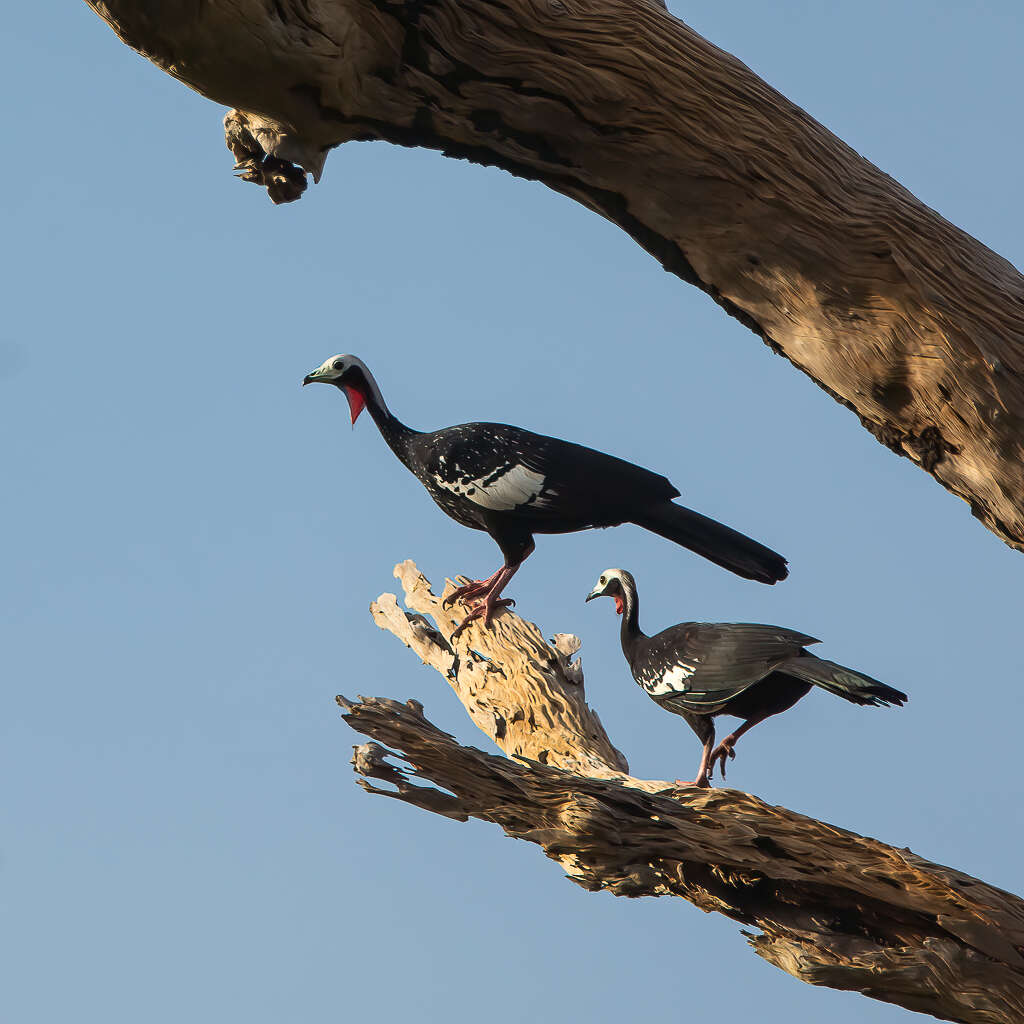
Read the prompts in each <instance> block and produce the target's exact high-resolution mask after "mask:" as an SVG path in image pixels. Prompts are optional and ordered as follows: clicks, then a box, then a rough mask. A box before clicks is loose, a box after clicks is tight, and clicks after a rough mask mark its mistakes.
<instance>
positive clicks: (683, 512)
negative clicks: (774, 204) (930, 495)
mask: <svg viewBox="0 0 1024 1024" xmlns="http://www.w3.org/2000/svg"><path fill="white" fill-rule="evenodd" d="M318 381H322V382H324V383H328V384H334V385H335V386H337V387H339V388H341V389H342V390H343V391H344V392H345V394H346V396H347V397H348V400H349V406H350V409H351V412H352V422H353V423H354V422H355V420H356V418H357V417H358V416H359V414H360V412H361V411H362V409H363V408H364V407H365V408H367V409H369V411H370V415H371V416H372V417H373V419H374V422H375V423H376V424H377V426H378V428H379V429H380V432H381V434H382V435H383V437H384V439H385V441H387V443H388V445H389V446H390V447H391V449H392V451H393V452H394V453H395V455H397V456H398V458H399V459H401V461H402V462H403V463H404V464H405V465H406V467H407V468H408V469H409V470H411V471H412V472H413V473H414V474H415V475H416V477H417V478H418V479H419V480H420V482H421V483H422V484H423V486H424V487H426V489H427V491H428V492H429V494H430V496H431V497H432V498H433V499H434V501H435V502H436V503H437V504H438V505H439V506H440V508H441V509H442V510H443V511H444V512H446V513H447V514H448V515H449V516H451V518H452V519H454V520H455V521H456V522H458V523H461V524H462V525H463V526H468V527H470V528H472V529H476V530H485V531H486V532H487V533H489V534H490V535H491V536H492V537H493V538H494V540H495V541H496V542H497V544H498V546H499V547H500V548H501V551H502V554H503V555H504V556H505V564H504V565H503V566H502V568H501V569H499V570H498V572H496V573H495V574H494V576H492V577H491V578H490V579H489V580H485V581H481V582H479V583H475V584H470V585H468V586H467V587H462V588H460V589H459V591H457V592H456V595H457V596H458V597H460V598H462V599H476V600H477V602H478V605H477V607H476V608H475V609H474V613H473V615H471V616H470V618H472V617H475V616H477V615H480V616H482V617H483V618H484V619H485V621H486V620H487V618H488V617H489V615H490V611H491V609H492V608H493V607H496V606H497V598H498V596H499V595H500V593H501V589H502V587H504V586H505V584H507V583H508V581H509V579H511V577H512V575H513V574H514V573H515V571H516V569H518V567H519V566H520V565H521V564H522V562H523V561H524V560H525V559H526V557H527V556H528V555H529V554H530V552H531V551H532V550H533V535H534V534H536V533H570V532H573V531H576V530H585V529H589V528H591V527H603V526H618V525H619V524H621V523H636V524H638V525H639V526H643V527H644V528H645V529H648V530H651V531H653V532H654V533H657V534H659V535H660V536H662V537H666V538H667V539H669V540H671V541H674V542H675V543H676V544H680V545H682V546H683V547H687V548H690V549H691V550H693V551H695V552H697V553H698V554H700V555H703V556H704V557H705V558H708V559H710V560H711V561H713V562H715V563H716V564H717V565H720V566H723V567H724V568H726V569H729V570H730V571H731V572H734V573H736V574H738V575H740V576H744V577H746V578H747V579H753V580H758V581H759V582H762V583H776V582H777V581H779V580H782V579H785V577H786V575H787V569H786V560H785V559H784V558H783V557H782V556H781V555H779V554H777V553H776V552H774V551H772V550H771V549H769V548H766V547H765V546H764V545H762V544H759V543H757V541H754V540H751V539H750V538H749V537H745V536H744V535H743V534H741V533H737V532H736V531H735V530H732V529H730V528H729V527H727V526H723V525H722V524H721V523H716V522H715V521H714V520H713V519H708V518H707V517H706V516H702V515H700V514H699V513H697V512H693V511H691V510H690V509H687V508H683V507H682V506H681V505H676V504H674V503H673V501H672V499H673V498H676V497H678V496H679V491H677V490H676V488H675V487H673V486H672V484H671V483H670V482H669V481H668V480H667V479H666V478H665V477H663V476H660V475H658V474H657V473H652V472H650V471H649V470H646V469H642V468H641V467H639V466H634V465H633V464H632V463H629V462H626V461H624V460H623V459H618V458H615V457H614V456H612V455H605V454H604V453H603V452H599V451H595V450H594V449H592V448H585V447H583V446H582V445H578V444H573V443H571V442H569V441H561V440H558V439H557V438H553V437H545V436H544V435H542V434H534V433H531V432H530V431H528V430H523V429H522V428H520V427H513V426H508V425H507V424H504V423H463V424H461V425H459V426H455V427H447V428H445V429H443V430H435V431H431V432H427V433H421V432H419V431H415V430H410V429H409V428H408V427H406V426H405V425H404V424H403V423H401V422H400V421H399V420H398V419H397V418H396V417H395V416H393V415H392V414H391V412H390V410H389V409H388V407H387V405H386V404H385V403H384V399H383V397H382V396H381V393H380V389H379V388H378V387H377V384H376V382H375V381H374V379H373V377H372V375H371V374H370V371H369V370H368V369H367V368H366V366H365V365H364V364H363V363H362V362H361V361H360V360H359V359H357V358H356V357H355V356H351V355H342V356H333V357H332V358H331V359H328V360H327V361H326V362H325V363H324V364H323V365H322V366H320V367H319V368H318V369H317V370H314V371H313V372H312V373H311V374H309V375H308V376H307V377H306V379H305V381H304V382H303V383H312V382H318ZM466 621H467V622H468V621H469V619H467V620H466ZM463 625H465V623H464V624H463ZM460 628H461V627H460Z"/></svg>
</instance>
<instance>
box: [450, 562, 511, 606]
mask: <svg viewBox="0 0 1024 1024" xmlns="http://www.w3.org/2000/svg"><path fill="white" fill-rule="evenodd" d="M499 575H501V570H500V569H499V570H498V571H497V572H496V573H495V574H494V575H493V576H488V577H487V579H485V580H474V581H473V582H472V583H467V584H465V585H464V586H461V587H456V588H455V589H454V590H453V591H452V592H451V593H450V594H449V595H448V596H447V597H446V598H445V599H444V600H443V601H442V602H441V607H442V608H450V607H451V606H452V605H453V604H455V603H456V602H457V601H466V602H469V601H472V600H474V599H475V598H479V597H483V596H484V595H485V594H486V593H487V591H488V590H490V589H491V588H492V587H493V586H494V582H495V580H497V578H498V576H499Z"/></svg>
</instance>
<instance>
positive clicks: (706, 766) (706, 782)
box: [676, 722, 715, 789]
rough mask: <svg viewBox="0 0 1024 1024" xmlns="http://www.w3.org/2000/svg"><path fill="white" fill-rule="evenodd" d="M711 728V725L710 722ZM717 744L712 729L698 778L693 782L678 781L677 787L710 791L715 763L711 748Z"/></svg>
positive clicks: (701, 758) (706, 742)
mask: <svg viewBox="0 0 1024 1024" xmlns="http://www.w3.org/2000/svg"><path fill="white" fill-rule="evenodd" d="M708 725H709V726H710V725H711V723H710V722H708ZM714 742H715V730H714V728H713V727H712V728H711V732H710V733H709V734H708V738H707V739H706V740H705V741H704V750H703V751H702V752H701V755H700V767H699V768H698V769H697V778H695V779H694V780H693V782H683V780H682V779H676V785H677V786H696V787H697V788H698V789H710V788H711V765H712V763H713V760H712V757H711V747H712V744H713V743H714Z"/></svg>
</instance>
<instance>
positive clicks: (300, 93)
mask: <svg viewBox="0 0 1024 1024" xmlns="http://www.w3.org/2000/svg"><path fill="white" fill-rule="evenodd" d="M87 2H89V3H90V6H92V7H93V8H94V9H95V10H96V11H97V12H98V13H99V14H100V15H101V16H102V17H103V18H105V19H106V21H107V22H108V23H109V24H110V25H111V27H112V28H113V29H114V31H116V32H117V33H118V35H120V37H121V38H122V39H124V40H125V42H127V43H128V44H129V45H131V46H133V47H135V48H136V49H137V50H139V51H140V52H142V53H143V54H144V55H145V56H147V57H148V58H149V59H150V60H152V61H153V62H155V63H156V64H157V65H159V66H160V67H162V68H163V69H164V70H165V71H167V72H169V73H170V74H172V75H175V76H176V77H177V78H179V79H181V80H182V81H184V82H186V83H187V84H188V85H190V86H192V87H193V88H194V89H197V90H198V91H199V92H201V93H203V94H204V95H206V96H209V97H211V98H213V99H215V100H219V101H221V102H223V103H225V104H228V105H230V106H233V107H235V108H236V109H234V110H232V111H231V113H230V114H229V115H228V117H227V119H226V129H227V137H228V143H229V145H230V146H231V149H232V151H233V152H234V154H235V157H236V160H237V162H238V164H237V166H238V169H239V171H240V172H241V176H242V177H244V178H246V179H247V180H250V181H256V182H258V183H260V184H263V185H266V186H267V188H268V190H269V191H270V194H271V197H272V198H274V200H275V201H279V202H283V201H287V200H290V199H296V198H298V196H299V195H300V194H301V192H302V190H303V188H304V187H305V181H304V175H303V173H302V170H300V168H302V169H304V170H305V171H308V172H310V173H311V174H312V175H313V176H314V178H318V177H319V175H320V171H321V170H322V168H323V163H324V159H325V157H326V155H327V152H328V151H329V150H330V149H331V148H332V147H334V146H337V145H339V144H341V143H343V142H346V141H349V140H352V139H383V140H386V141H389V142H394V143H399V144H401V145H409V146H426V147H428V148H431V149H436V150H440V151H442V152H444V153H446V154H448V155H450V156H456V157H464V158H467V159H470V160H475V161H477V162H479V163H484V164H493V165H496V166H498V167H502V168H504V169H505V170H508V171H510V172H512V173H513V174H518V175H521V176H522V177H526V178H531V179H536V180H538V181H542V182H544V183H545V184H546V185H548V186H550V187H551V188H553V189H555V190H556V191H558V192H561V193H563V194H565V195H567V196H570V197H572V198H573V199H576V200H578V201H579V202H581V203H583V204H584V205H585V206H587V207H588V208H590V209H592V210H594V211H596V212H597V213H600V214H601V215H602V216H604V217H607V218H608V219H609V220H611V221H613V222H614V223H616V224H618V225H619V226H620V227H622V228H623V230H625V231H626V232H627V233H628V234H630V235H631V236H632V237H633V238H634V239H636V241H637V242H639V244H640V245H642V246H643V247H644V248H645V249H647V251H648V252H650V253H651V254H652V255H653V256H655V258H657V259H658V260H659V261H661V263H662V264H663V265H664V266H665V268H666V269H667V270H670V271H671V272H672V273H674V274H676V275H678V276H679V277H681V278H682V279H683V280H684V281H688V282H690V283H691V284H695V285H697V286H698V287H699V288H702V289H703V290H704V291H706V292H707V293H708V294H709V295H711V296H712V298H714V299H715V301H716V302H718V303H719V304H720V305H722V307H723V308H724V309H726V310H727V311H728V312H729V313H731V314H732V315H734V316H736V317H737V318H738V319H740V320H741V321H742V322H743V323H744V324H746V325H747V326H748V327H750V328H751V329H752V330H753V331H755V332H756V333H757V334H759V335H760V336H761V337H762V338H763V339H764V340H765V341H766V342H767V343H768V344H769V345H771V346H772V347H773V348H774V349H775V350H776V351H778V352H781V353H782V354H783V355H785V356H786V357H787V358H788V359H790V360H791V361H792V362H793V363H794V365H796V366H797V367H799V368H800V369H801V370H803V371H804V372H805V373H807V374H808V376H810V377H811V378H812V379H813V380H815V381H816V382H817V383H818V384H819V385H821V386H822V387H823V388H825V390H827V391H828V392H829V393H830V394H831V395H832V396H833V397H834V398H836V399H837V400H838V401H840V402H842V403H843V404H844V405H846V406H848V407H849V408H850V409H852V410H853V411H854V412H855V413H856V414H857V415H858V416H859V417H860V419H861V422H862V423H863V424H864V426H865V427H867V429H868V430H870V431H871V432H872V433H873V434H874V435H875V436H876V437H877V438H878V439H879V440H880V441H881V442H882V443H883V444H885V445H888V446H889V447H890V448H892V449H893V451H896V452H898V453H899V454H901V455H906V456H908V457H909V458H911V459H913V460H914V461H915V462H916V463H917V464H918V465H920V466H921V467H922V468H923V469H925V470H926V471H927V472H929V473H931V474H932V475H933V476H934V477H935V478H936V479H937V480H938V481H939V482H940V483H942V485H943V486H944V487H946V488H947V489H949V490H950V491H952V492H953V493H954V494H957V495H959V496H960V497H962V498H964V500H965V501H967V502H968V503H969V504H970V506H971V509H972V511H973V512H974V514H975V515H976V516H978V517H979V518H980V519H981V520H982V521H983V522H984V523H985V525H986V526H987V527H988V528H989V529H990V530H992V531H993V532H995V533H996V534H997V535H999V536H1000V537H1002V538H1003V540H1005V541H1006V542H1007V543H1008V544H1011V545H1012V546H1014V547H1017V548H1022V547H1024V386H1022V382H1021V380H1022V379H1021V373H1022V370H1024V278H1022V277H1021V275H1020V274H1018V273H1017V271H1016V270H1015V269H1014V268H1013V267H1012V266H1011V265H1010V264H1009V263H1008V262H1007V261H1006V260H1004V259H1002V258H1001V257H999V256H997V255H996V254H995V253H993V252H991V251H990V250H989V249H987V248H985V246H983V245H982V244H981V243H980V242H978V241H977V240H975V239H974V238H971V237H970V236H969V235H967V234H966V233H965V232H963V231H961V230H959V229H958V228H956V227H955V226H954V225H952V224H950V223H949V222H948V221H946V220H944V219H943V218H942V217H940V216H939V215H938V214H937V213H935V212H934V211H933V210H931V209H929V208H928V207H926V206H925V205H924V204H923V203H921V202H919V201H918V200H917V199H915V198H914V196H913V195H911V194H910V193H909V192H908V191H907V190H906V189H904V188H903V187H902V186H900V185H899V184H898V183H897V182H895V181H893V179H892V178H890V177H889V176H888V175H886V174H883V173H882V172H881V171H880V170H879V169H878V168H876V167H875V166H874V165H872V164H871V163H869V162H868V161H867V160H864V159H863V158H862V157H860V156H859V155H858V154H857V153H855V152H854V151H853V150H851V149H850V148H849V147H848V146H846V145H845V144H844V143H843V142H842V141H841V140H839V139H838V138H836V137H835V136H834V135H832V134H831V133H830V132H829V131H827V130H826V129H825V128H823V127H822V126H821V125H820V124H818V123H817V122H816V121H815V120H814V119H813V118H811V117H809V116H808V115H807V114H806V113H805V112H804V111H802V110H800V109H799V108H798V107H796V106H795V105H794V104H792V103H790V102H789V101H788V100H787V99H786V98H785V97H784V96H782V95H780V94H779V93H777V92H776V91H775V90H773V89H772V88H770V87H769V86H768V85H766V84H765V83H764V82H763V81H761V80H760V79H759V78H758V77H757V76H756V75H755V74H753V72H751V71H750V69H749V68H747V67H745V66H744V65H743V64H741V63H740V62H739V61H738V60H736V59H735V58H734V57H732V56H730V55H729V54H727V53H725V52H723V51H722V50H719V49H718V48H717V47H715V46H713V45H711V44H710V43H709V42H707V41H706V40H704V39H702V38H701V37H700V36H699V35H697V34H696V33H695V32H693V31H692V30H691V29H690V28H688V27H687V26H686V25H684V24H683V23H682V22H681V21H679V20H677V19H676V18H674V17H672V16H671V15H670V14H669V13H668V12H667V11H666V10H664V9H663V8H662V7H661V6H659V5H657V4H656V3H653V2H650V0H602V2H601V3H600V4H591V3H589V2H588V0H432V2H430V3H424V2H422V0H321V2H319V3H317V4H310V3H307V2H300V0H273V2H271V0H205V2H203V3H200V2H198V0H161V2H160V3H155V2H152V0H149V2H139V0H87Z"/></svg>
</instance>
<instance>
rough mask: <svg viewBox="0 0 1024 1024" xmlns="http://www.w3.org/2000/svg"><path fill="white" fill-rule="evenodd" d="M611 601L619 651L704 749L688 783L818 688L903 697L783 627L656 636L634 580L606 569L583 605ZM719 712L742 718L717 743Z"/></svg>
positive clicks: (728, 625)
mask: <svg viewBox="0 0 1024 1024" xmlns="http://www.w3.org/2000/svg"><path fill="white" fill-rule="evenodd" d="M595 597H610V598H612V599H613V600H614V601H615V610H616V612H618V614H619V615H621V616H622V627H621V631H620V632H621V639H622V653H623V654H625V656H626V661H627V662H628V663H629V670H630V672H631V673H632V674H633V678H634V679H635V680H636V681H637V683H639V685H640V686H641V688H642V689H643V690H644V691H645V692H646V693H647V696H648V697H650V698H651V700H653V701H654V703H655V704H658V705H659V706H660V707H663V708H664V709H665V710H666V711H671V712H672V713H673V714H676V715H679V716H680V717H681V718H683V719H684V720H685V721H686V723H687V725H689V726H690V728H691V729H692V730H693V731H694V732H695V733H696V734H697V738H698V739H699V740H700V741H701V743H702V744H703V751H702V753H701V759H700V767H699V768H698V769H697V777H696V779H695V780H694V781H693V782H687V783H680V784H681V785H689V786H703V787H707V786H710V785H711V776H712V772H713V769H714V767H715V763H716V762H721V773H722V778H723V779H724V778H725V762H726V760H727V759H728V758H734V757H735V756H736V749H735V748H736V741H737V740H738V739H739V738H740V737H741V736H742V735H743V734H744V733H745V732H747V731H748V730H749V729H752V728H753V727H754V726H755V725H757V723H758V722H763V721H764V720H765V719H766V718H770V717H771V716H772V715H777V714H779V713H780V712H783V711H788V710H789V709H790V708H791V707H792V706H793V705H794V704H796V702H797V701H798V700H800V699H801V698H802V697H804V696H806V695H807V693H808V692H810V689H811V687H812V686H820V687H821V688H822V689H823V690H828V692H829V693H834V694H835V695H836V696H837V697H842V698H843V699H844V700H848V701H850V702H851V703H853V704H872V705H876V706H878V705H890V704H895V705H898V706H900V705H902V704H903V703H904V702H905V701H906V700H907V695H906V694H905V693H902V692H901V691H899V690H896V689H893V687H891V686H888V685H886V684H885V683H880V682H879V681H878V680H877V679H872V678H871V677H870V676H866V675H864V674H863V673H861V672H855V671H854V670H853V669H850V668H845V667H844V666H842V665H837V664H836V663H835V662H834V661H825V660H824V659H823V658H818V657H815V655H813V654H811V653H810V652H809V651H806V650H804V648H805V647H807V646H808V645H810V644H816V643H820V641H819V640H815V639H814V637H812V636H807V635H806V634H804V633H798V632H796V631H795V630H792V629H785V628H783V627H782V626H765V625H760V624H758V623H753V622H680V623H679V625H677V626H670V627H669V628H668V629H666V630H663V631H662V632H660V633H657V634H655V635H654V636H647V635H646V634H645V633H644V632H643V630H641V629H640V622H639V611H640V604H639V600H638V599H637V592H636V581H635V580H634V579H633V577H632V575H631V574H630V573H628V572H626V570H625V569H605V571H604V572H603V573H601V575H600V577H599V578H598V581H597V584H596V585H595V586H594V589H593V590H591V592H590V593H589V594H588V595H587V600H588V601H592V600H593V599H594V598H595ZM717 715H735V716H736V717H737V718H741V719H743V724H742V725H740V727H739V728H738V729H736V731H735V732H733V733H731V734H730V735H729V736H726V737H725V739H724V740H722V742H721V743H719V744H718V746H717V747H716V746H715V724H714V719H715V717H716V716H717Z"/></svg>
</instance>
